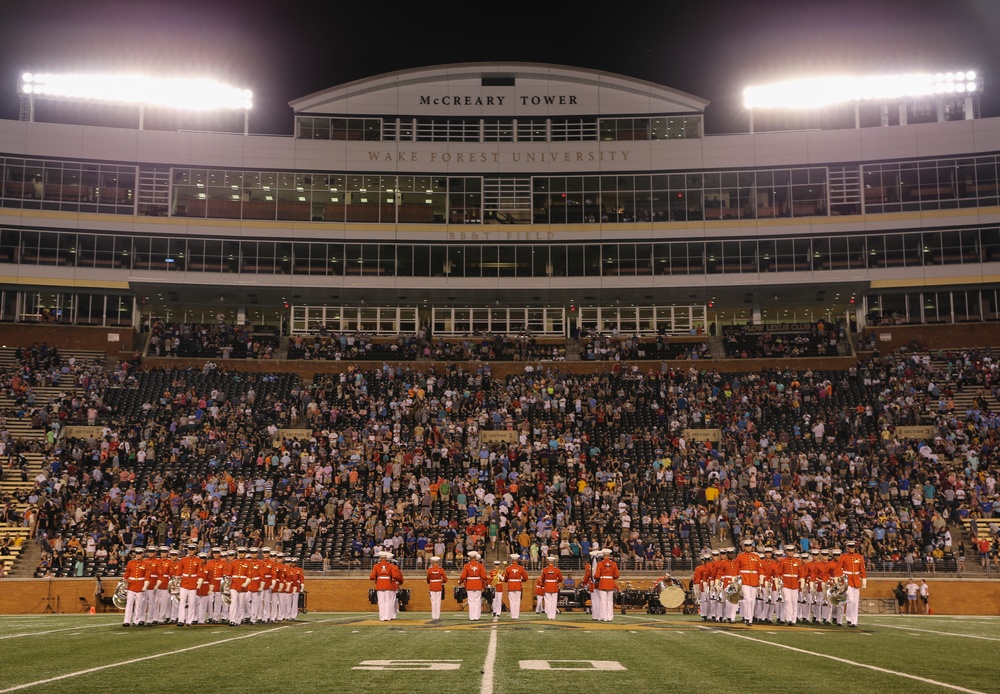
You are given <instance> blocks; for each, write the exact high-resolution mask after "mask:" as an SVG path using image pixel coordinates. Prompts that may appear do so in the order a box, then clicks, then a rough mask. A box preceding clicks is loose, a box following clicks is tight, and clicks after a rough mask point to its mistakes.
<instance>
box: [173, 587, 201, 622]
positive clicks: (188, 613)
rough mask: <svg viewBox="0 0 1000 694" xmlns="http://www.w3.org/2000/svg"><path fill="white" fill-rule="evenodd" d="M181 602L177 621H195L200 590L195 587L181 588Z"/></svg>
mask: <svg viewBox="0 0 1000 694" xmlns="http://www.w3.org/2000/svg"><path fill="white" fill-rule="evenodd" d="M180 598H181V604H180V607H179V608H178V610H177V623H178V624H190V623H191V622H193V621H194V612H195V600H196V599H197V598H198V591H197V590H195V589H194V588H181V594H180Z"/></svg>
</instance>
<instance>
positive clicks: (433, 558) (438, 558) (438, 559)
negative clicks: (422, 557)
mask: <svg viewBox="0 0 1000 694" xmlns="http://www.w3.org/2000/svg"><path fill="white" fill-rule="evenodd" d="M431 561H441V557H431Z"/></svg>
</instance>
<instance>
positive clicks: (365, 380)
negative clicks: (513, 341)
mask: <svg viewBox="0 0 1000 694" xmlns="http://www.w3.org/2000/svg"><path fill="white" fill-rule="evenodd" d="M171 339H172V338H171ZM504 342H506V341H501V342H500V343H494V344H503V343H504ZM602 344H604V343H603V342H602ZM472 345H473V343H470V347H472ZM476 345H477V347H478V343H476ZM477 347H473V348H477ZM941 356H942V360H934V361H932V360H931V359H930V358H929V357H928V358H924V357H911V356H906V355H893V356H891V357H888V358H884V359H883V358H882V356H881V355H879V354H878V353H875V354H873V355H872V356H871V357H870V358H868V359H867V360H865V361H863V362H861V363H859V364H858V365H857V366H856V367H854V368H852V369H850V370H849V371H823V372H819V371H815V372H814V371H811V370H808V369H803V370H796V369H794V368H792V367H790V366H788V365H782V366H781V367H780V368H774V369H769V370H761V371H757V372H754V373H718V372H714V371H709V370H699V369H698V368H697V366H696V365H695V364H692V365H690V366H688V367H675V368H670V367H666V366H663V367H659V366H657V367H656V368H649V365H648V364H646V365H641V364H637V363H632V364H626V363H621V364H616V365H615V366H614V368H612V369H599V370H598V371H596V372H595V373H592V374H572V373H566V372H563V371H561V370H560V367H559V365H558V364H551V365H545V366H541V367H539V366H534V367H532V368H531V369H530V370H528V369H526V370H525V371H524V372H522V373H520V374H515V375H511V376H507V377H504V378H500V377H494V376H493V374H492V371H491V369H490V366H489V364H488V362H485V361H483V362H481V363H478V364H474V365H473V366H471V367H462V366H460V365H456V364H449V365H442V364H440V363H437V362H429V363H422V362H421V363H415V364H413V365H412V366H410V367H407V366H405V365H401V366H396V367H390V366H389V365H387V364H386V365H383V367H382V368H380V369H372V370H369V371H360V370H358V369H357V368H356V367H355V366H354V365H351V364H348V365H346V368H345V369H344V370H343V372H342V373H336V374H331V373H326V374H320V375H317V376H316V377H315V378H314V379H313V380H311V381H305V382H303V381H301V380H300V379H298V377H294V376H292V375H290V374H267V373H265V374H249V373H238V372H236V371H229V370H227V369H226V368H222V367H214V368H205V369H180V370H171V371H164V370H157V369H151V370H144V369H142V368H140V367H139V366H138V365H137V364H134V363H130V362H121V363H119V364H117V365H115V366H114V367H104V366H103V365H100V364H74V365H69V364H61V365H60V366H59V368H58V371H59V372H60V383H59V386H60V387H61V388H62V389H63V391H62V392H61V393H60V394H59V395H58V396H56V397H53V398H51V399H50V400H48V401H47V402H38V400H37V399H35V400H33V401H31V398H32V397H33V394H32V390H33V387H34V386H35V385H40V382H39V376H38V374H37V373H36V369H35V368H34V367H33V366H32V365H31V364H29V363H28V360H25V361H24V362H23V363H22V365H21V367H20V368H17V369H14V370H11V371H9V372H7V373H5V374H4V376H3V382H2V387H3V388H4V389H6V390H7V392H8V393H10V394H12V395H15V396H16V397H17V398H19V399H20V401H21V402H22V403H24V406H23V407H22V408H21V409H19V410H18V411H17V412H11V413H7V415H6V416H8V417H10V416H29V415H30V416H35V415H36V414H38V411H40V410H44V411H45V418H44V420H45V421H44V422H40V427H41V428H42V429H43V430H46V431H53V430H54V429H56V428H58V426H61V425H65V424H67V423H94V424H95V425H96V426H99V427H101V431H100V433H99V434H96V433H95V434H93V435H90V436H86V437H81V438H76V439H67V438H55V437H53V436H51V435H50V436H49V437H48V438H47V439H40V440H38V441H32V442H30V443H28V442H18V441H13V440H11V439H10V437H9V435H6V433H5V432H4V431H0V445H6V446H8V447H9V449H10V450H11V451H12V453H10V454H8V455H7V458H6V460H7V466H8V468H10V467H12V466H13V464H12V461H14V460H19V458H18V456H17V455H16V452H17V451H18V450H24V449H26V447H31V448H32V449H33V450H35V451H36V452H41V453H43V454H44V456H45V457H44V460H45V463H44V470H43V471H42V472H41V473H39V474H37V475H36V476H35V477H34V478H33V479H32V478H31V477H28V476H26V477H25V479H24V483H25V484H24V488H23V489H21V490H19V492H18V493H17V495H16V496H15V497H14V498H13V499H4V500H3V501H4V507H5V509H7V508H13V507H14V506H16V505H17V504H25V503H26V504H27V505H28V508H29V511H28V512H27V513H25V514H22V515H21V516H20V517H16V518H13V520H14V522H16V523H19V524H23V525H30V526H32V527H33V528H34V537H35V539H36V540H37V541H38V542H39V543H40V544H41V545H42V548H43V560H42V563H41V565H40V566H39V571H38V575H75V574H76V573H78V572H83V573H85V574H87V573H89V572H90V571H96V572H100V573H104V574H106V575H107V574H113V573H114V572H115V571H116V570H117V569H118V568H120V567H121V566H122V565H123V563H124V561H125V560H126V558H127V555H128V552H129V551H130V550H131V549H132V548H133V547H134V546H137V545H146V544H157V545H168V546H173V545H178V544H180V543H183V542H187V541H195V542H197V543H198V544H199V545H201V546H206V547H207V546H211V545H218V544H226V545H233V544H250V545H261V544H264V543H267V544H269V545H273V546H277V547H279V548H281V549H282V550H283V551H285V552H288V553H291V554H292V556H293V557H295V558H296V559H298V560H302V561H306V562H307V566H309V567H310V568H321V567H322V566H331V567H334V568H343V567H356V566H365V565H366V564H367V563H369V562H370V560H371V557H372V555H373V553H374V552H375V551H377V550H378V549H379V548H381V547H388V548H391V549H392V550H393V551H394V552H396V553H397V555H398V556H400V557H401V558H402V562H403V563H404V567H406V568H413V567H415V566H421V565H423V564H424V563H425V561H426V558H427V557H428V556H429V555H430V554H431V553H436V554H439V555H440V556H442V557H444V558H445V564H446V565H447V566H455V565H458V564H460V563H461V561H462V559H463V557H464V555H465V554H467V552H468V551H470V550H472V549H477V550H479V551H483V550H484V549H486V548H487V547H496V546H500V547H503V546H509V547H510V548H513V549H514V550H519V551H521V552H523V553H524V555H525V557H526V559H527V561H528V562H529V564H532V565H537V564H538V562H539V560H540V557H544V556H545V554H546V553H552V552H555V553H557V554H559V555H560V556H561V557H562V559H561V561H562V562H563V563H564V564H565V567H566V568H568V569H569V570H573V569H574V568H575V567H577V566H578V565H579V563H580V562H581V561H582V560H583V558H585V557H586V556H587V555H588V554H589V552H590V550H591V549H593V548H595V547H598V546H600V547H604V546H611V547H613V548H615V550H616V553H617V554H618V555H619V556H621V557H623V560H622V563H623V564H624V565H625V567H626V568H628V569H642V568H653V569H657V570H659V569H660V568H661V567H662V566H663V565H664V563H666V564H667V565H668V566H673V567H686V566H690V564H691V562H692V561H693V560H694V559H695V556H696V554H697V552H698V551H699V550H700V549H701V548H702V547H703V546H704V544H705V542H706V541H707V539H708V535H709V534H710V533H711V534H712V535H714V536H715V537H716V538H718V539H722V540H724V541H728V542H730V543H732V542H738V541H740V540H743V539H746V538H753V539H755V540H758V541H760V542H772V543H781V544H783V543H787V542H794V543H796V544H798V545H799V546H801V547H802V548H803V549H809V550H811V549H819V548H824V547H831V546H834V545H838V544H842V542H843V541H844V540H846V539H848V538H854V539H858V540H859V541H860V542H861V549H862V551H863V553H864V554H865V556H866V558H867V559H868V560H869V562H870V563H871V566H872V568H873V569H882V570H899V571H902V570H907V569H910V568H913V567H918V568H922V569H924V570H926V569H927V568H928V567H933V568H935V569H936V570H940V569H953V568H954V566H955V563H956V562H957V561H959V560H960V559H961V558H963V557H964V546H963V547H956V544H955V542H954V541H953V538H952V536H951V531H950V527H951V526H952V525H953V524H955V523H958V522H960V521H962V520H964V519H966V518H968V519H975V520H976V522H977V526H976V529H977V533H978V535H977V538H976V542H975V544H973V545H972V551H973V552H975V553H976V554H975V555H974V556H975V557H976V558H977V559H978V558H980V554H981V553H982V552H983V551H984V550H982V549H981V548H980V540H982V539H985V540H986V542H987V544H988V545H989V547H988V548H987V549H986V550H985V552H986V554H984V555H982V556H984V557H986V558H987V559H989V558H990V557H991V556H994V557H995V556H996V548H997V546H998V545H997V537H996V536H995V532H994V531H995V527H996V526H995V525H993V524H992V522H991V521H988V520H982V519H990V518H994V517H1000V503H998V500H997V496H996V494H997V490H996V470H997V468H998V466H1000V449H998V426H1000V416H998V414H997V413H996V412H995V411H993V410H992V409H991V408H990V407H989V402H990V400H989V398H995V397H996V395H997V387H998V383H1000V372H998V365H997V363H996V362H994V361H993V359H992V355H991V354H990V353H989V352H963V353H954V354H948V355H941ZM935 362H937V363H943V364H944V366H941V367H940V368H938V367H936V366H935ZM46 370H48V369H47V368H46V369H41V370H40V371H43V372H44V371H46ZM968 388H973V389H975V390H976V392H977V393H978V394H979V396H978V399H977V400H976V401H975V403H974V405H973V406H972V407H971V408H969V409H968V410H966V411H964V412H963V411H959V410H958V409H957V408H956V407H955V406H954V402H953V400H952V395H953V394H954V392H956V391H958V390H959V389H968ZM29 401H31V405H30V407H29V405H28V403H29ZM949 402H951V405H949ZM921 422H926V423H929V426H932V427H933V428H934V432H935V436H934V438H933V440H932V441H928V442H918V441H915V440H909V439H901V438H900V437H898V436H897V434H896V431H897V428H898V427H900V426H903V425H908V424H914V423H921ZM691 428H695V429H697V428H712V429H718V430H720V432H721V438H720V440H718V441H714V442H708V441H705V442H700V441H694V440H688V437H687V436H686V435H685V430H686V429H691ZM303 431H305V432H308V433H307V434H303V433H302V432H303ZM501 431H503V432H509V434H508V435H507V436H506V438H505V440H503V441H498V440H496V437H495V436H493V437H487V436H486V435H485V434H484V432H491V433H492V432H501ZM7 450H8V448H4V451H5V452H6V451H7ZM991 533H992V535H991ZM990 553H993V554H992V555H991V554H990Z"/></svg>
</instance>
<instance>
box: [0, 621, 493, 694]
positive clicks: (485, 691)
mask: <svg viewBox="0 0 1000 694" xmlns="http://www.w3.org/2000/svg"><path fill="white" fill-rule="evenodd" d="M496 663H497V628H496V626H492V627H490V645H489V646H488V647H487V648H486V662H485V663H483V683H482V685H481V686H480V688H479V694H493V668H494V667H495V666H496ZM0 694H2V692H0Z"/></svg>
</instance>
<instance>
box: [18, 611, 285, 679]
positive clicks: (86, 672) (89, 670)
mask: <svg viewBox="0 0 1000 694" xmlns="http://www.w3.org/2000/svg"><path fill="white" fill-rule="evenodd" d="M288 628H289V627H288V626H282V627H275V628H274V629H268V630H266V631H258V632H255V633H253V634H244V635H243V636H234V637H232V638H228V639H222V640H220V641H211V642H209V643H203V644H200V645H198V646H189V647H188V648H179V649H177V650H176V651H167V652H166V653H157V654H155V655H147V656H143V657H142V658H132V659H131V660H123V661H121V662H120V663H110V664H108V665H99V666H98V667H92V668H87V669H86V670H77V671H76V672H69V673H67V674H65V675H58V676H57V677H49V678H48V679H44V680H38V681H36V682H27V683H25V684H18V685H16V686H14V687H8V688H7V689H0V694H7V692H16V691H19V690H21V689H28V688H30V687H37V686H38V685H40V684H49V683H50V682H58V681H60V680H66V679H69V678H71V677H79V676H80V675H89V674H90V673H92V672H100V671H101V670H108V669H110V668H115V667H121V666H123V665H131V664H133V663H141V662H143V661H146V660H155V659H156V658H163V657H165V656H168V655H177V654H178V653H187V652H189V651H196V650H198V649H200V648H208V647H209V646H218V645H220V644H223V643H230V642H232V641H241V640H243V639H252V638H253V637H254V636H262V635H264V634H271V633H274V632H275V631H281V630H282V629H288Z"/></svg>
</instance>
